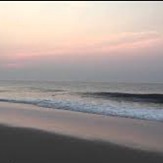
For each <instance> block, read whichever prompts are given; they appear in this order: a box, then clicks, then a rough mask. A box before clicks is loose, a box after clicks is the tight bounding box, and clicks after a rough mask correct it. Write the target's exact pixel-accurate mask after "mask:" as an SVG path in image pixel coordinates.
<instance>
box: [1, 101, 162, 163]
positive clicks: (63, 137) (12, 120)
mask: <svg viewBox="0 0 163 163" xmlns="http://www.w3.org/2000/svg"><path fill="white" fill-rule="evenodd" d="M0 124H4V125H0V163H163V141H162V140H163V139H162V138H163V123H161V122H153V121H143V120H134V119H128V118H119V117H105V116H100V115H93V114H83V113H77V112H70V111H63V110H55V109H47V108H39V107H36V106H32V105H22V104H11V103H0ZM7 126H15V127H7ZM115 144H116V145H115Z"/></svg>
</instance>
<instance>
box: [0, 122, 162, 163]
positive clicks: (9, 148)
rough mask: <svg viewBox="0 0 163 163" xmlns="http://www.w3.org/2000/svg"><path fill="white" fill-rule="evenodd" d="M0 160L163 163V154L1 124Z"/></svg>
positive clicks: (42, 162)
mask: <svg viewBox="0 0 163 163" xmlns="http://www.w3.org/2000/svg"><path fill="white" fill-rule="evenodd" d="M0 144H1V146H0V162H4V163H11V162H15V163H29V162H30V163H45V162H48V163H54V162H59V163H67V162H71V163H76V162H78V163H83V162H84V163H99V162H102V163H106V162H114V163H121V162H125V163H131V162H132V163H137V162H139V163H154V162H157V163H162V162H163V154H159V153H155V152H149V151H141V150H138V149H131V148H127V147H123V146H118V145H115V144H111V143H104V142H101V141H94V140H84V139H79V138H73V137H70V136H63V135H59V134H54V133H49V132H46V131H41V130H38V129H29V128H20V127H9V126H4V125H0Z"/></svg>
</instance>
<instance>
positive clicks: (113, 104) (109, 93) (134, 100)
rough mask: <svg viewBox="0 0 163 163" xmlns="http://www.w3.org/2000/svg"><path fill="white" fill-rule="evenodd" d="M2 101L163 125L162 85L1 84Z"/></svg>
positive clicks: (14, 82) (20, 82)
mask: <svg viewBox="0 0 163 163" xmlns="http://www.w3.org/2000/svg"><path fill="white" fill-rule="evenodd" d="M0 102H9V103H21V104H32V105H37V106H39V107H43V108H45V109H46V108H51V109H61V110H70V111H75V112H83V113H90V114H100V115H105V116H118V117H126V118H135V119H143V120H151V121H161V122H163V84H156V83H153V84H148V83H111V82H110V83H109V82H108V83H107V82H73V81H69V82H64V81H0Z"/></svg>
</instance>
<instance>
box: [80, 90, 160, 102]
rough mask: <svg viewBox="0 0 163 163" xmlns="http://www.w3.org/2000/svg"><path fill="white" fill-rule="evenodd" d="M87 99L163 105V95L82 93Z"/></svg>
mask: <svg viewBox="0 0 163 163" xmlns="http://www.w3.org/2000/svg"><path fill="white" fill-rule="evenodd" d="M81 94H82V95H83V96H85V97H96V98H105V99H110V98H111V99H114V100H126V101H135V102H152V103H163V94H138V93H137V94H136V93H122V92H86V93H81Z"/></svg>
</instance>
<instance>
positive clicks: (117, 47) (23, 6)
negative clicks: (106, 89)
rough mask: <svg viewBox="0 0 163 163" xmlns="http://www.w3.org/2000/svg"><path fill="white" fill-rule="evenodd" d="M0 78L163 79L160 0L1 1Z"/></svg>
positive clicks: (61, 79)
mask: <svg viewBox="0 0 163 163" xmlns="http://www.w3.org/2000/svg"><path fill="white" fill-rule="evenodd" d="M0 80H54V81H55V80H56V81H104V82H148V83H152V82H159V83H163V2H161V1H160V2H159V1H158V2H154V1H153V2H152V1H151V2H150V1H148V2H145V1H144V2H127V1H126V2H125V1H123V2H112V1H108V2H105V1H101V2H100V1H94V2H91V1H87V2H84V1H83V2H71V1H69V2H64V1H62V2H54V1H53V2H50V1H49V2H48V1H42V2H41V1H40V2H36V1H35V2H30V1H26V2H23V1H22V2H18V1H15V2H5V1H2V2H0Z"/></svg>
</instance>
